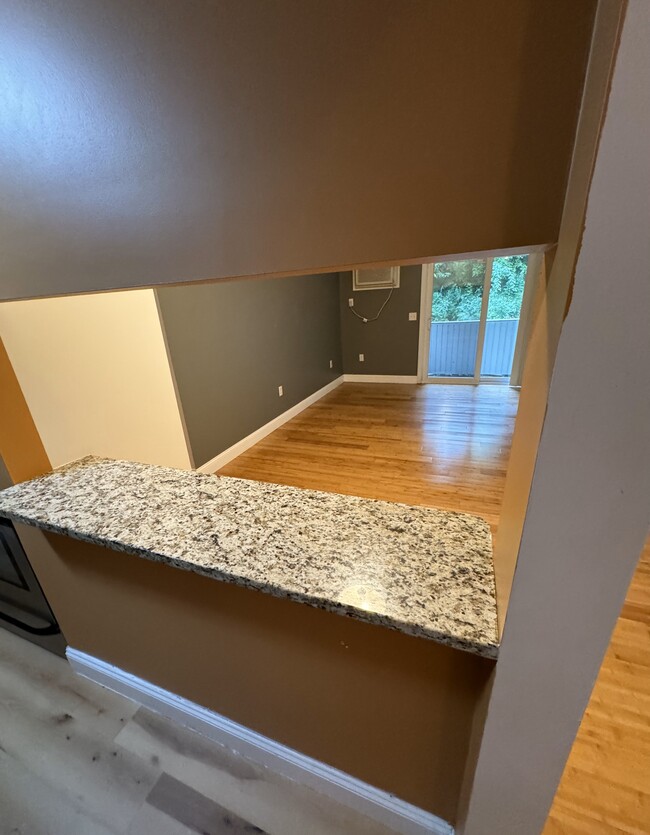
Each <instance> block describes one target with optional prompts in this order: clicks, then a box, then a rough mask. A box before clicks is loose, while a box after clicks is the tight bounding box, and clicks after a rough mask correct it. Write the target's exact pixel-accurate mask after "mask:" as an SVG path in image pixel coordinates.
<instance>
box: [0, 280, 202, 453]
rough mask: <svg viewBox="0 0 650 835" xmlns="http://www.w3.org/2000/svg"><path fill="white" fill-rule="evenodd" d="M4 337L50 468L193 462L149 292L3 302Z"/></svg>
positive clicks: (0, 323)
mask: <svg viewBox="0 0 650 835" xmlns="http://www.w3.org/2000/svg"><path fill="white" fill-rule="evenodd" d="M0 338H2V341H3V342H4V345H5V347H6V350H7V354H8V355H9V359H10V361H11V364H12V366H13V369H14V371H15V374H16V377H17V378H18V382H19V384H20V387H21V389H22V392H23V394H24V396H25V400H26V401H27V405H28V407H29V410H30V411H31V414H32V417H33V419H34V422H35V424H36V428H37V429H38V432H39V434H40V436H41V439H42V441H43V445H44V446H45V450H46V452H47V454H48V456H49V459H50V461H51V463H52V465H53V466H55V467H56V466H59V465H61V464H64V463H66V462H67V461H71V460H73V459H75V458H80V457H81V456H83V455H106V456H108V457H113V458H128V459H133V460H135V461H144V462H147V463H152V464H165V465H168V466H173V467H189V466H190V461H189V457H188V452H187V446H186V443H185V436H184V434H183V427H182V424H181V418H180V414H179V409H178V405H177V401H176V396H175V392H174V386H173V382H172V377H171V372H170V368H169V363H168V361H167V354H166V351H165V345H164V342H163V336H162V330H161V326H160V320H159V318H158V311H157V308H156V303H155V299H154V295H153V291H151V290H138V291H133V292H123V293H104V294H99V295H94V296H77V297H69V298H59V299H42V300H36V301H22V302H8V303H5V304H0Z"/></svg>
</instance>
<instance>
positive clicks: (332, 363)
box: [330, 360, 334, 368]
mask: <svg viewBox="0 0 650 835" xmlns="http://www.w3.org/2000/svg"><path fill="white" fill-rule="evenodd" d="M330 368H334V360H330Z"/></svg>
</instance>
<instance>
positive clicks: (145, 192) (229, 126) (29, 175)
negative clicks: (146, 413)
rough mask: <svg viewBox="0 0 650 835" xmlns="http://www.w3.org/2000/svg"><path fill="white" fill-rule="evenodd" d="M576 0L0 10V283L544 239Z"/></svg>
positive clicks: (576, 32)
mask: <svg viewBox="0 0 650 835" xmlns="http://www.w3.org/2000/svg"><path fill="white" fill-rule="evenodd" d="M593 12H594V2H593V0H572V2H570V3H567V2H566V0H517V2H512V0H491V2H489V3H488V2H484V0H436V2H432V0H409V2H402V0H355V2H353V3H351V2H349V0H329V1H328V2H315V0H308V2H304V0H276V2H273V3H269V2H265V0H247V1H246V2H241V0H195V2H192V3H178V2H177V1H176V0H131V2H129V3H124V2H122V0H103V2H98V0H91V2H89V0H60V2H58V3H49V4H48V3H45V4H44V3H42V2H40V0H15V2H12V3H3V4H2V5H1V7H0V53H1V54H2V56H3V60H4V62H5V70H4V78H3V83H4V85H5V87H6V88H8V89H9V90H10V91H11V95H10V96H9V98H8V99H7V102H8V104H6V106H5V109H4V111H3V120H2V125H1V126H0V139H1V140H2V145H3V164H2V166H1V168H0V193H1V194H2V197H3V200H2V207H0V230H1V233H0V234H1V237H0V251H1V252H2V274H1V280H0V298H17V297H28V296H36V295H54V294H60V293H65V292H81V291H88V290H93V289H106V288H121V287H129V286H137V285H147V284H160V283H167V282H174V281H176V282H179V281H187V280H191V279H208V278H215V277H223V276H234V275H250V274H261V273H274V272H282V271H294V272H298V273H315V272H320V271H323V270H326V269H331V270H335V269H339V268H343V267H345V266H349V265H351V264H359V263H366V262H377V261H386V260H392V261H395V262H397V263H400V262H404V261H406V260H408V259H410V258H422V259H426V258H431V257H432V256H436V255H442V254H449V253H458V252H466V251H477V250H485V249H496V248H502V247H513V246H523V245H532V244H540V243H547V242H551V241H555V240H556V239H557V234H558V228H559V222H560V214H561V210H562V202H563V198H564V188H565V183H566V176H567V171H568V164H569V158H570V153H571V146H572V140H573V135H574V129H575V124H576V117H577V108H578V103H579V99H580V90H581V84H582V78H583V73H584V68H585V60H586V50H587V46H588V41H589V33H590V29H591V23H592V17H593Z"/></svg>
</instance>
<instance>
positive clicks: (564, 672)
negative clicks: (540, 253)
mask: <svg viewBox="0 0 650 835" xmlns="http://www.w3.org/2000/svg"><path fill="white" fill-rule="evenodd" d="M602 7H603V12H604V14H606V15H608V20H607V21H606V20H605V19H604V18H603V21H602V22H603V24H605V23H607V25H608V26H611V24H614V25H613V29H611V28H610V29H609V32H610V35H612V34H613V36H614V38H613V40H615V39H616V34H617V32H616V17H617V13H618V10H619V8H620V4H618V3H612V2H610V0H608V1H607V2H605V3H603V4H602ZM604 34H605V32H603V35H604ZM606 40H607V39H604V40H603V41H602V42H601V46H604V45H605V43H606ZM611 41H612V38H610V47H611ZM649 41H650V5H649V4H648V3H647V2H646V0H630V2H629V3H628V4H627V11H626V14H625V21H624V24H623V29H622V33H621V36H620V46H619V49H618V55H617V58H616V64H615V67H614V73H613V76H612V82H611V92H610V95H609V102H608V106H607V112H606V115H605V119H604V123H603V128H602V134H601V137H600V143H599V147H598V151H597V155H596V163H595V167H594V171H593V179H592V181H591V185H590V188H589V197H588V202H587V211H586V215H585V218H584V233H583V232H582V226H583V224H582V223H578V224H576V227H575V228H576V234H578V235H580V236H581V238H582V241H581V246H580V251H579V254H578V258H577V262H576V265H575V273H574V284H573V290H572V299H571V301H570V306H569V309H568V312H567V315H566V318H565V321H564V325H563V328H562V333H561V336H560V339H559V342H558V345H557V353H556V357H555V364H554V368H553V377H552V381H551V386H550V391H549V395H548V400H547V405H546V417H545V420H544V425H543V429H542V436H541V442H540V445H539V450H538V453H537V456H536V461H535V471H534V476H533V481H532V485H531V489H530V498H529V500H528V506H527V511H526V519H525V524H524V525H523V534H522V539H521V546H520V548H519V558H518V562H517V568H516V573H515V577H514V583H513V586H512V593H511V596H510V605H509V609H508V617H507V620H506V625H505V630H504V633H503V640H502V644H501V650H500V653H499V661H498V663H497V665H496V668H495V676H494V685H493V688H492V694H491V698H490V704H489V707H488V713H487V720H486V724H485V731H484V734H483V740H482V744H481V750H480V753H479V757H478V765H477V769H476V773H475V776H474V781H473V787H472V794H471V798H470V802H469V812H468V815H467V818H466V823H465V826H464V828H463V827H461V828H460V832H462V833H463V835H492V833H499V835H537V833H539V832H541V831H542V827H543V825H544V821H545V818H546V815H547V813H548V810H549V807H550V805H551V802H552V799H553V795H554V792H555V790H556V787H557V784H558V782H559V780H560V777H561V774H562V770H563V767H564V764H565V761H566V758H567V755H568V753H569V751H570V747H571V744H572V741H573V738H574V736H575V733H576V731H577V730H578V727H579V723H580V719H581V716H582V713H583V711H584V709H585V707H586V705H587V702H588V699H589V696H590V693H591V689H592V687H593V683H594V681H595V678H596V676H597V674H598V669H599V666H600V664H601V661H602V658H603V656H604V653H605V651H606V648H607V645H608V642H609V640H610V635H611V632H612V629H613V627H614V624H615V622H616V618H617V616H618V614H619V612H620V609H621V606H622V604H623V601H624V599H625V593H626V591H627V587H628V584H629V582H630V579H631V577H632V573H633V571H634V568H635V567H636V564H637V561H638V558H639V554H640V552H641V548H642V546H643V541H644V538H645V536H646V533H647V530H648V522H649V521H650V520H649V507H648V496H650V434H649V432H648V427H650V363H649V362H648V358H649V357H650V328H649V327H648V323H649V322H650V281H649V280H648V265H649V264H650V237H649V236H648V219H649V218H650V154H648V148H649V147H650V108H648V106H647V98H648V90H649V89H650V52H649V50H648V42H649ZM610 53H611V50H610ZM603 57H606V56H603ZM559 259H560V252H559V249H558V255H557V258H556V263H555V265H554V268H553V272H555V270H556V268H557V264H558V261H559ZM571 267H572V265H567V267H565V268H567V269H571ZM613 287H615V292H613ZM594 831H596V828H594Z"/></svg>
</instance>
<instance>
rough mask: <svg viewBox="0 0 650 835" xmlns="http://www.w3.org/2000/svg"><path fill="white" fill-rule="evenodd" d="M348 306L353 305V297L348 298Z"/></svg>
mask: <svg viewBox="0 0 650 835" xmlns="http://www.w3.org/2000/svg"><path fill="white" fill-rule="evenodd" d="M348 307H354V299H348Z"/></svg>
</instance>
